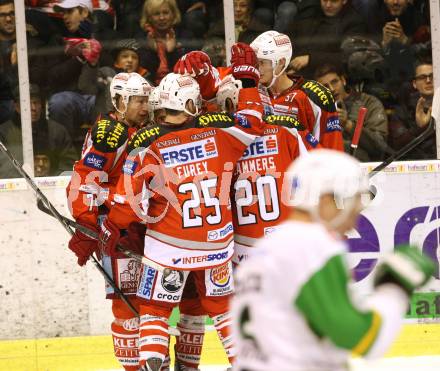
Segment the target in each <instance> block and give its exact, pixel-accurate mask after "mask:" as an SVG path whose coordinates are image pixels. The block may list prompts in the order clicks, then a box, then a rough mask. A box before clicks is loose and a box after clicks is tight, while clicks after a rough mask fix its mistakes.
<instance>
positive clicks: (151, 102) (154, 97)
mask: <svg viewBox="0 0 440 371" xmlns="http://www.w3.org/2000/svg"><path fill="white" fill-rule="evenodd" d="M159 97H160V90H159V87H158V86H156V87H154V88H153V89H152V90H151V93H150V96H149V97H148V112H149V114H150V119H152V120H153V119H154V111H156V110H158V109H160V108H162V107H161V106H160V99H159Z"/></svg>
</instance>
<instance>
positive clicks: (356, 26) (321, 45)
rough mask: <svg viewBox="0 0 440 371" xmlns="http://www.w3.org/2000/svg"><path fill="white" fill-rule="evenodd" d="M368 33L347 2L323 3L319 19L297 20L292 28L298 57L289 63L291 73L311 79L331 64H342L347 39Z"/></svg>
mask: <svg viewBox="0 0 440 371" xmlns="http://www.w3.org/2000/svg"><path fill="white" fill-rule="evenodd" d="M365 32H366V25H365V23H364V22H363V20H362V18H361V17H360V15H359V14H358V13H357V12H356V10H354V8H353V7H352V6H351V4H350V3H349V1H348V0H321V10H320V12H319V14H318V15H317V16H314V17H310V18H306V19H302V20H298V21H295V22H293V23H292V25H291V27H290V29H289V32H288V34H289V36H290V38H291V40H292V41H293V44H294V45H295V47H296V52H295V55H297V56H296V57H295V58H293V59H292V61H291V62H290V69H291V73H296V72H300V73H301V74H302V75H304V76H305V77H307V78H311V77H312V76H313V72H314V71H315V69H316V68H317V67H318V66H321V65H322V64H324V63H326V62H328V61H332V63H334V64H337V65H342V59H343V56H342V53H341V43H342V41H343V40H344V38H346V37H347V36H354V35H360V34H363V33H365Z"/></svg>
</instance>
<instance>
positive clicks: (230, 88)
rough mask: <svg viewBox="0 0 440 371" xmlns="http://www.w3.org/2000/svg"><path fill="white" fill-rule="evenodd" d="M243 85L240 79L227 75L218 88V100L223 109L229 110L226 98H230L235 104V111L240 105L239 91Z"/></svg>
mask: <svg viewBox="0 0 440 371" xmlns="http://www.w3.org/2000/svg"><path fill="white" fill-rule="evenodd" d="M242 88H243V85H242V83H241V81H240V80H236V79H235V78H234V77H233V76H232V75H228V76H226V77H225V78H224V79H223V80H222V82H221V83H220V86H219V88H218V90H217V95H216V97H215V98H216V102H217V104H218V105H219V106H220V109H221V110H222V111H227V110H228V109H227V107H226V100H227V99H228V98H229V99H230V100H231V101H232V104H233V105H234V111H235V110H236V109H237V106H238V93H239V92H240V89H242Z"/></svg>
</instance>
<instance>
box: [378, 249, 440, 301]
mask: <svg viewBox="0 0 440 371" xmlns="http://www.w3.org/2000/svg"><path fill="white" fill-rule="evenodd" d="M434 270H435V266H434V262H433V261H432V259H430V258H428V257H427V256H425V255H423V254H422V253H421V252H420V250H419V249H418V248H416V247H414V246H409V245H401V246H398V247H396V250H395V252H394V253H392V254H389V255H388V256H387V257H386V258H385V259H384V261H383V262H382V263H381V264H380V265H379V266H378V267H377V271H376V275H375V278H374V284H375V286H379V285H381V284H384V283H394V284H396V285H398V286H400V287H401V288H402V289H403V290H405V291H406V292H407V293H408V295H411V294H412V293H413V291H414V290H415V289H417V288H419V287H421V286H423V285H424V284H425V283H426V282H427V281H428V280H429V278H430V277H431V275H432V274H433V273H434Z"/></svg>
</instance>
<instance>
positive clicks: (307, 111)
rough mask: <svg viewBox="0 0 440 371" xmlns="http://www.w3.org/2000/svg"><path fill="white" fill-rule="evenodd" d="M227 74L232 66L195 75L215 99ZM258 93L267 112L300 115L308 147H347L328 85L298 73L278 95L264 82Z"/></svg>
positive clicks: (205, 93) (208, 96)
mask: <svg viewBox="0 0 440 371" xmlns="http://www.w3.org/2000/svg"><path fill="white" fill-rule="evenodd" d="M228 74H231V68H230V67H219V68H217V69H216V68H215V67H212V68H211V70H210V71H209V73H208V74H206V75H201V76H198V77H196V79H197V82H198V83H199V85H200V90H201V93H202V96H203V98H204V99H206V100H210V99H213V98H214V97H215V95H216V93H217V90H218V87H219V85H220V82H221V80H222V79H223V78H224V77H225V76H227V75H228ZM259 93H260V99H261V102H262V104H263V107H264V110H263V114H264V116H270V115H282V116H290V117H293V118H295V119H297V120H298V121H299V122H301V124H302V125H304V130H303V131H301V132H300V134H301V136H302V138H303V139H304V142H305V143H307V144H308V147H309V148H315V147H324V148H331V149H335V150H339V151H343V150H344V146H343V140H342V129H341V126H340V123H339V117H338V113H337V111H336V105H335V101H334V99H333V95H332V94H331V92H330V90H328V89H327V88H326V87H325V86H323V85H321V84H320V83H318V82H316V81H313V80H305V79H304V78H302V77H300V76H297V77H295V78H294V80H293V85H292V86H291V87H290V88H289V89H287V90H285V91H284V92H283V93H281V94H279V95H277V96H273V95H272V94H271V93H270V92H269V91H268V89H267V88H265V87H264V86H262V85H260V86H259Z"/></svg>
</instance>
